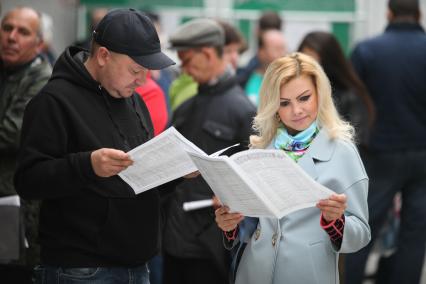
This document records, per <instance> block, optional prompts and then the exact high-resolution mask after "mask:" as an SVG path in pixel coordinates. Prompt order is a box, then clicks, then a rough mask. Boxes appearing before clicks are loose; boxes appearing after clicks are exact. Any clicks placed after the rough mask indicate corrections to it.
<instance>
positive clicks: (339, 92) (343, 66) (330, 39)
mask: <svg viewBox="0 0 426 284" xmlns="http://www.w3.org/2000/svg"><path fill="white" fill-rule="evenodd" d="M298 50H299V51H300V52H303V53H305V54H308V55H310V56H312V57H313V58H315V59H316V60H317V61H318V62H319V63H320V65H321V67H322V68H323V69H324V72H325V74H326V75H327V77H328V78H329V79H330V83H331V88H332V94H333V100H334V103H335V104H336V107H337V110H338V111H339V114H340V115H342V117H343V118H344V119H345V120H346V121H349V122H350V123H351V125H352V126H354V127H355V130H356V131H355V133H356V143H357V144H358V147H363V148H364V147H367V143H368V139H369V135H370V131H371V127H372V124H373V121H374V116H375V109H374V104H373V101H372V99H371V97H370V95H369V94H368V91H367V89H366V87H365V85H364V83H363V82H362V81H361V80H360V79H359V77H358V75H357V73H356V72H355V70H354V69H353V67H352V64H351V63H350V61H348V60H347V59H346V57H345V54H344V53H343V50H342V47H341V46H340V44H339V42H338V41H337V39H336V37H335V36H334V35H333V34H331V33H329V32H323V31H314V32H310V33H308V34H307V35H306V36H305V37H304V38H303V39H302V42H301V43H300V45H299V48H298Z"/></svg>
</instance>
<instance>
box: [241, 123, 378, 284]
mask: <svg viewBox="0 0 426 284" xmlns="http://www.w3.org/2000/svg"><path fill="white" fill-rule="evenodd" d="M270 148H271V147H270ZM298 164H299V165H300V166H301V167H302V168H303V169H304V170H305V172H306V173H308V174H309V175H310V176H311V177H312V178H313V179H315V180H316V181H317V182H319V183H321V184H322V185H324V186H326V187H328V188H329V189H331V190H333V191H335V192H336V193H339V194H340V193H345V194H346V195H347V205H348V206H347V209H346V211H345V221H346V224H345V229H344V235H343V241H342V245H341V247H340V249H339V250H337V249H336V248H335V247H334V245H333V244H332V242H331V241H330V238H329V236H328V234H327V233H326V232H325V231H324V230H323V229H322V228H321V226H320V214H321V213H320V210H319V209H318V208H316V207H311V208H306V209H302V210H298V211H296V212H294V213H291V214H289V215H287V216H285V217H283V218H282V219H279V220H278V219H274V218H259V223H258V225H257V229H256V231H255V232H254V233H253V234H252V236H251V238H250V239H249V242H248V244H247V247H246V249H245V250H244V253H243V256H242V258H241V262H240V264H239V267H238V270H237V276H236V283H237V284H269V283H271V284H282V283H286V284H287V283H288V284H315V283H318V284H333V283H339V275H338V253H339V252H342V253H350V252H355V251H357V250H359V249H361V248H362V247H364V246H365V245H367V243H368V242H369V241H370V228H369V226H368V207H367V193H368V177H367V174H366V172H365V169H364V166H363V164H362V161H361V159H360V157H359V154H358V151H357V149H356V147H355V146H354V145H353V144H351V143H348V142H345V141H342V140H332V139H330V138H329V136H328V134H327V132H326V131H323V130H322V131H320V132H319V133H318V135H317V137H316V138H315V139H314V141H313V142H312V144H311V146H310V147H309V149H308V151H307V152H306V153H305V155H304V156H303V157H302V158H301V159H300V160H299V162H298ZM277 190H278V189H277Z"/></svg>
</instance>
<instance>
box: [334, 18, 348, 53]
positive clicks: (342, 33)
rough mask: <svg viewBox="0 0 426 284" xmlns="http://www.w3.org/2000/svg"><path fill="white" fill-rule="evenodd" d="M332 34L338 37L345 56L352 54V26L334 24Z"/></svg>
mask: <svg viewBox="0 0 426 284" xmlns="http://www.w3.org/2000/svg"><path fill="white" fill-rule="evenodd" d="M332 33H333V34H334V35H335V36H336V38H337V40H338V41H339V43H340V45H341V46H342V49H343V51H344V52H345V54H346V55H348V54H349V52H350V50H349V47H350V25H349V24H347V23H333V25H332Z"/></svg>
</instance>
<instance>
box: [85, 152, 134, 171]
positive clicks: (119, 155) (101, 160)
mask: <svg viewBox="0 0 426 284" xmlns="http://www.w3.org/2000/svg"><path fill="white" fill-rule="evenodd" d="M90 160H91V162H92V167H93V171H94V172H95V174H96V175H98V176H100V177H110V176H114V175H116V174H118V173H119V172H121V171H122V170H125V169H126V168H127V167H128V166H130V165H132V164H133V161H132V160H131V159H130V156H129V155H128V154H126V153H125V152H123V151H121V150H116V149H109V148H102V149H99V150H96V151H93V152H92V154H91V155H90Z"/></svg>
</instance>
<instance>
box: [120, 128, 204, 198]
mask: <svg viewBox="0 0 426 284" xmlns="http://www.w3.org/2000/svg"><path fill="white" fill-rule="evenodd" d="M188 153H198V154H200V155H205V156H207V154H206V153H205V152H204V151H202V150H201V149H200V148H198V147H197V146H196V145H195V144H193V143H192V142H190V141H189V140H188V139H186V138H185V137H184V136H183V135H182V134H180V133H179V132H178V131H177V130H176V129H175V128H174V127H170V128H168V129H167V130H165V131H164V132H162V133H161V134H159V135H158V136H156V137H154V138H153V139H151V140H149V141H148V142H146V143H144V144H142V145H140V146H138V147H136V148H134V149H132V150H131V151H129V152H128V154H129V155H130V157H131V158H132V159H133V162H134V163H133V165H131V166H130V167H128V168H127V169H126V170H124V171H122V172H121V173H119V176H120V177H121V178H122V179H123V180H124V181H125V182H127V183H128V184H129V185H130V186H131V187H132V189H133V190H134V191H135V193H136V194H139V193H141V192H144V191H147V190H149V189H151V188H154V187H156V186H159V185H162V184H164V183H167V182H169V181H172V180H174V179H177V178H180V177H182V176H184V175H187V174H189V173H192V172H195V171H196V170H197V167H196V166H195V165H194V163H193V162H192V160H191V158H190V157H189V156H188Z"/></svg>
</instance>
